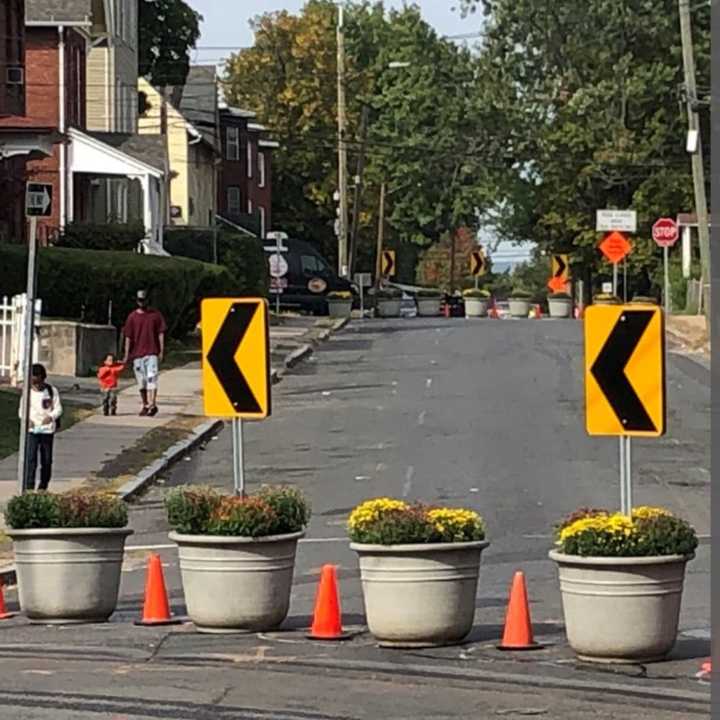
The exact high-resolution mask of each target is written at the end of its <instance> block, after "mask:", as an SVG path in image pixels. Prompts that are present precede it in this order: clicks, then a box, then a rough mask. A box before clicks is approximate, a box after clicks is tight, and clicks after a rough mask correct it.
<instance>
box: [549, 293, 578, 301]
mask: <svg viewBox="0 0 720 720" xmlns="http://www.w3.org/2000/svg"><path fill="white" fill-rule="evenodd" d="M548 300H572V298H571V297H570V293H566V292H554V293H550V294H549V295H548Z"/></svg>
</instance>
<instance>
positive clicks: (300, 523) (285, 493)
mask: <svg viewBox="0 0 720 720" xmlns="http://www.w3.org/2000/svg"><path fill="white" fill-rule="evenodd" d="M165 508H166V510H167V517H168V523H169V525H170V527H172V529H173V530H175V531H176V532H179V533H182V534H184V535H225V536H232V537H263V536H266V535H283V534H286V533H293V532H299V531H300V530H303V529H304V528H305V527H307V524H308V522H309V521H310V505H309V503H308V502H307V500H306V499H305V497H304V495H303V494H302V493H301V492H300V491H299V490H297V489H295V488H291V487H286V486H281V487H267V486H264V487H262V488H260V490H258V491H257V492H256V493H254V494H252V495H249V496H247V497H245V498H239V497H235V496H232V495H223V494H221V493H219V492H218V491H217V490H214V489H213V488H210V487H206V486H202V485H189V486H184V487H180V488H176V489H174V490H172V491H171V492H170V493H168V496H167V498H166V500H165Z"/></svg>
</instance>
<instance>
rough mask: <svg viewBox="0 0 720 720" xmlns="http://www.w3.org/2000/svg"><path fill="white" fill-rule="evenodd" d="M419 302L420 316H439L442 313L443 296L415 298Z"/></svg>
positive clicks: (418, 312) (418, 310)
mask: <svg viewBox="0 0 720 720" xmlns="http://www.w3.org/2000/svg"><path fill="white" fill-rule="evenodd" d="M415 302H416V303H417V314H418V315H419V316H420V317H437V316H438V315H439V314H440V303H441V298H439V297H438V298H428V297H418V298H415Z"/></svg>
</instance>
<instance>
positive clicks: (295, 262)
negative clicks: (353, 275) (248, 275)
mask: <svg viewBox="0 0 720 720" xmlns="http://www.w3.org/2000/svg"><path fill="white" fill-rule="evenodd" d="M264 247H265V256H266V258H267V260H268V266H269V267H271V268H272V269H277V270H279V271H283V275H282V277H280V278H278V279H274V278H272V273H271V292H270V295H269V297H270V299H271V300H272V302H273V303H274V302H275V293H274V292H272V285H276V286H280V287H281V288H282V293H281V294H280V306H281V307H283V308H293V309H296V310H301V311H304V312H309V313H312V314H314V315H327V313H328V306H327V294H328V293H330V292H342V291H345V292H352V293H353V297H354V298H355V300H357V294H358V290H357V288H356V287H355V285H354V283H351V282H350V281H349V280H346V279H345V278H341V277H338V275H337V273H336V272H335V271H334V270H333V269H332V267H331V266H330V263H329V262H328V261H327V260H326V259H325V258H324V257H323V256H322V255H321V254H320V253H319V252H318V251H317V250H316V249H315V248H314V247H313V246H312V245H311V244H310V243H308V242H305V241H304V240H297V239H294V238H288V237H281V239H280V253H279V254H280V257H281V258H282V259H281V260H277V259H276V258H275V256H276V255H277V254H278V253H277V240H276V239H275V236H274V235H272V234H271V237H269V238H267V239H266V240H265V244H264ZM273 266H278V267H273ZM353 304H356V303H353Z"/></svg>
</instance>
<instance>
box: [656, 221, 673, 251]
mask: <svg viewBox="0 0 720 720" xmlns="http://www.w3.org/2000/svg"><path fill="white" fill-rule="evenodd" d="M652 236H653V240H654V241H655V242H656V243H657V244H658V245H659V246H660V247H672V246H673V245H674V244H675V243H676V242H677V239H678V227H677V223H676V222H675V221H674V220H673V219H672V218H660V219H659V220H658V221H657V222H656V223H655V224H654V225H653V226H652Z"/></svg>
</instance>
